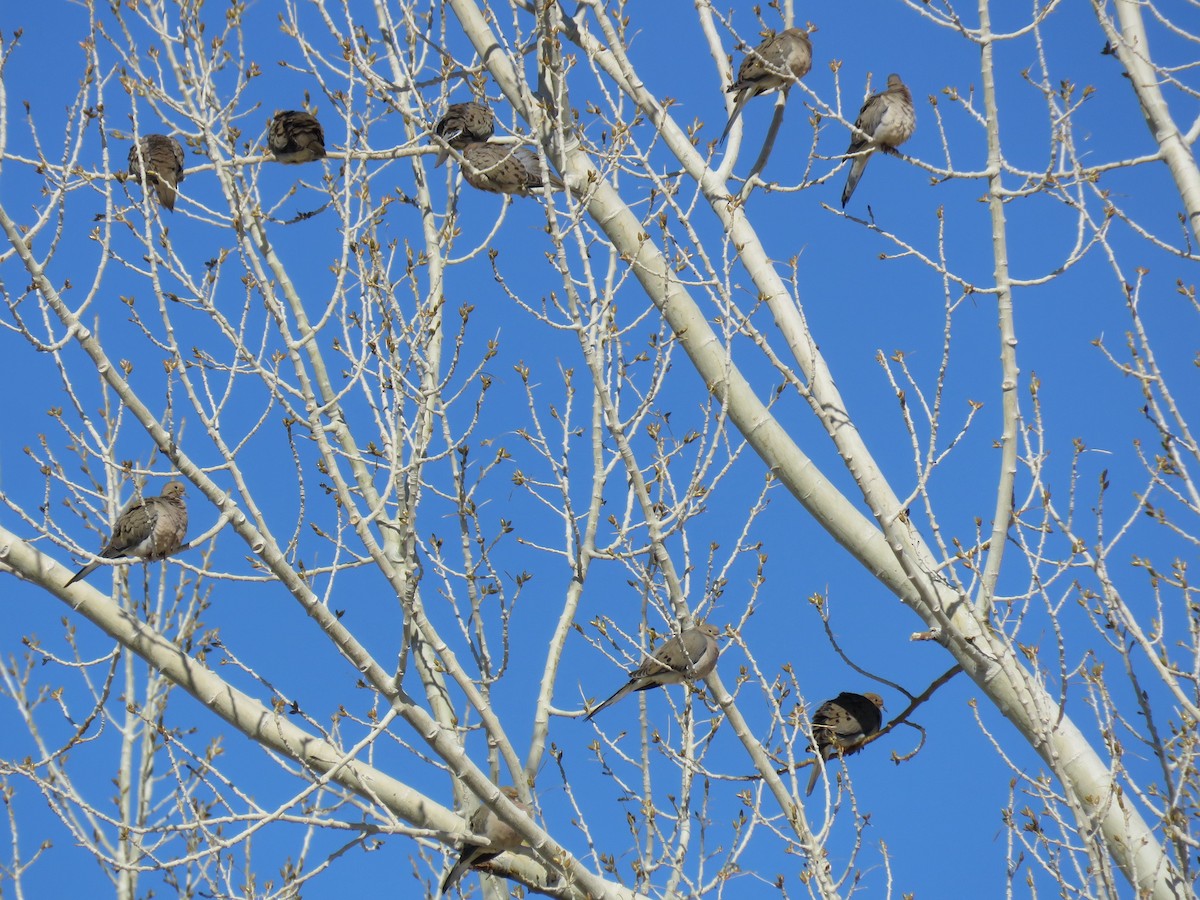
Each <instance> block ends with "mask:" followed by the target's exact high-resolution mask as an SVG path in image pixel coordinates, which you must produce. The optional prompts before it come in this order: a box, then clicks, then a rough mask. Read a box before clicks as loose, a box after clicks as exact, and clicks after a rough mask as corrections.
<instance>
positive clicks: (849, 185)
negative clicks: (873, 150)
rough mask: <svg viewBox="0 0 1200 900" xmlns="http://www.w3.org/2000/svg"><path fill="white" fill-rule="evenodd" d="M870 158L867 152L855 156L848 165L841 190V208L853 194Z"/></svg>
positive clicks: (844, 206) (843, 207)
mask: <svg viewBox="0 0 1200 900" xmlns="http://www.w3.org/2000/svg"><path fill="white" fill-rule="evenodd" d="M870 158H871V155H870V154H869V153H865V154H863V155H862V156H858V157H855V159H854V163H853V165H851V166H850V176H849V177H848V178H847V179H846V187H845V189H844V190H843V191H842V209H845V208H846V204H847V203H849V202H850V197H851V196H852V195H853V194H854V189H855V188H856V187H858V180H859V179H860V178H862V174H863V171H864V170H865V169H866V168H867V160H869V159H870Z"/></svg>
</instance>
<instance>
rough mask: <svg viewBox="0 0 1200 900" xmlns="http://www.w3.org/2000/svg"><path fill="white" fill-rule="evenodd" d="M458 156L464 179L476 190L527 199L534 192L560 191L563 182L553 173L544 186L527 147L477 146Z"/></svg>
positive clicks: (539, 169) (537, 164) (534, 155)
mask: <svg viewBox="0 0 1200 900" xmlns="http://www.w3.org/2000/svg"><path fill="white" fill-rule="evenodd" d="M461 153H462V155H463V166H462V173H463V178H465V179H466V180H467V184H469V185H471V187H473V188H477V189H478V190H481V191H490V192H491V193H493V194H517V195H519V196H522V197H527V196H529V194H530V191H533V190H536V189H537V188H542V187H547V186H549V187H551V188H554V189H556V190H562V189H563V183H562V179H561V178H559V177H558V176H557V175H555V174H553V173H551V174H550V180H549V182H547V183H546V184H543V182H542V167H541V163H540V161H539V160H538V155H537V154H536V153H534V152H533V150H531V149H530V148H529V147H524V146H522V145H520V144H495V143H478V142H476V143H471V144H467V146H465V147H463V149H462V151H461Z"/></svg>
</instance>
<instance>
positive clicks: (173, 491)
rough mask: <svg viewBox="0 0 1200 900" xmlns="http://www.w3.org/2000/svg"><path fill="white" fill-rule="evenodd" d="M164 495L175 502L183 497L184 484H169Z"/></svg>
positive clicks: (177, 482)
mask: <svg viewBox="0 0 1200 900" xmlns="http://www.w3.org/2000/svg"><path fill="white" fill-rule="evenodd" d="M162 495H163V496H164V497H166V498H168V499H169V500H174V499H176V498H178V497H182V496H183V483H182V482H179V481H171V482H168V484H167V486H166V487H165V488H163V492H162Z"/></svg>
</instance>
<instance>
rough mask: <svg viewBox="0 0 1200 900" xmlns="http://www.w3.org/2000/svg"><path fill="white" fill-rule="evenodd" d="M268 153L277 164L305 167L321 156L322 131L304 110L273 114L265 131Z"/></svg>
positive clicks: (322, 154) (318, 123)
mask: <svg viewBox="0 0 1200 900" xmlns="http://www.w3.org/2000/svg"><path fill="white" fill-rule="evenodd" d="M267 143H268V144H269V145H270V147H271V153H273V154H274V155H275V159H276V160H278V161H279V162H281V163H289V164H296V163H306V162H313V161H314V160H318V159H321V158H322V157H324V156H325V131H324V129H322V128H321V123H320V122H318V121H317V119H316V116H314V115H312V114H311V113H307V112H305V111H304V110H296V109H288V110H284V111H283V112H277V113H275V116H274V118H272V119H271V127H270V128H269V129H268V130H267Z"/></svg>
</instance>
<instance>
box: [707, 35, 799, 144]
mask: <svg viewBox="0 0 1200 900" xmlns="http://www.w3.org/2000/svg"><path fill="white" fill-rule="evenodd" d="M811 68H812V41H811V40H810V39H809V37H808V32H806V31H804V30H803V29H801V28H787V29H784V30H783V31H781V32H779V34H776V35H774V36H772V37H769V38H767V39H766V40H765V41H763V42H762V43H761V44H759V45H758V46H757V47H755V48H754V49H753V50H751V51H750V52H749V53H747V54H746V58H745V59H743V60H742V64H741V66H739V67H738V74H737V80H735V81H734V82H733V84H731V85H730V86H729V87H727V88H726V89H725V93H727V94H736V95H737V96H736V97H735V98H734V101H733V112H732V113H730V114H729V121H728V122H726V123H725V130H724V131H722V132H721V138H720V140H719V141H717V143H719V144H721V143H724V142H725V138H726V136H727V135H728V134H729V129H730V128H732V127H733V123H734V121H735V120H736V119H737V117H738V116H739V115H741V113H742V107H743V106H745V105H746V103H747V102H748V101H749V100H750V98H751V97H757V96H758V95H759V94H765V93H767V92H768V91H775V90H779V89H780V88H784V87H788V86H790V85H791V84H792V82H794V81H797V80H799V79H801V78H803V77H804V76H805V75H807V74H808V70H809V69H811Z"/></svg>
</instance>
